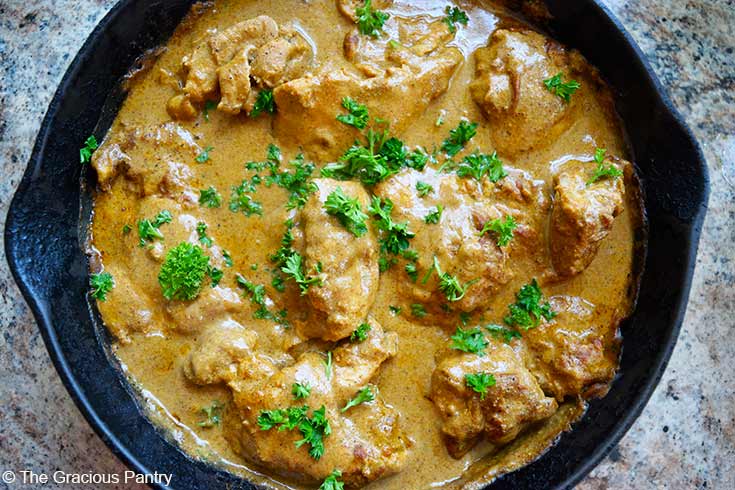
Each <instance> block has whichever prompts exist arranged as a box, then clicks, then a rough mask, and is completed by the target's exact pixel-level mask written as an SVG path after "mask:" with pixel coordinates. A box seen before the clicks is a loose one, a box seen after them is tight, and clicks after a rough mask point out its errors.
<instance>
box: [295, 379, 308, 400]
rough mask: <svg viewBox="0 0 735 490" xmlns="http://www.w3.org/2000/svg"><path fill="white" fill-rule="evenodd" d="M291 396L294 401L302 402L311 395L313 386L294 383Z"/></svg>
mask: <svg viewBox="0 0 735 490" xmlns="http://www.w3.org/2000/svg"><path fill="white" fill-rule="evenodd" d="M291 394H292V395H293V398H294V400H302V399H304V398H306V397H308V396H309V395H310V394H311V386H309V385H308V383H307V384H301V383H294V384H293V385H291Z"/></svg>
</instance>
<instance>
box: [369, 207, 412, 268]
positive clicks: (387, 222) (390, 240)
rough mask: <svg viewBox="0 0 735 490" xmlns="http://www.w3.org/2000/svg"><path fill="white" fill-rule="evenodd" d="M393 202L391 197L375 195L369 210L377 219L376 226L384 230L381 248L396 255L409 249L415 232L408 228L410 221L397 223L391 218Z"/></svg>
mask: <svg viewBox="0 0 735 490" xmlns="http://www.w3.org/2000/svg"><path fill="white" fill-rule="evenodd" d="M392 210H393V202H392V201H391V200H390V199H387V198H386V200H385V201H382V200H381V199H380V197H378V196H373V199H372V201H371V202H370V206H368V212H370V213H371V214H372V215H373V218H374V219H375V226H376V227H377V228H378V229H379V230H382V232H383V236H382V238H381V239H380V248H381V250H382V251H384V252H388V253H391V254H394V255H397V254H399V253H401V252H402V251H404V250H406V249H408V241H409V240H410V239H411V238H413V237H414V233H413V232H412V231H410V230H409V229H408V223H407V222H406V223H396V222H394V221H393V219H392V218H391V211H392Z"/></svg>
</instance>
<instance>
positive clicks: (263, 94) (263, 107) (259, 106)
mask: <svg viewBox="0 0 735 490" xmlns="http://www.w3.org/2000/svg"><path fill="white" fill-rule="evenodd" d="M262 112H267V113H268V114H273V113H274V112H276V101H275V100H274V99H273V91H272V90H267V89H264V90H261V91H260V92H258V97H257V98H256V99H255V104H254V105H253V110H252V111H250V117H258V116H259V115H260V114H261V113H262Z"/></svg>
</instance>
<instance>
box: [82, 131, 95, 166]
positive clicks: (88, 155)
mask: <svg viewBox="0 0 735 490" xmlns="http://www.w3.org/2000/svg"><path fill="white" fill-rule="evenodd" d="M98 147H99V144H98V143H97V138H95V137H94V135H90V136H89V138H87V139H86V140H84V146H83V147H81V148H79V163H89V162H90V161H92V153H94V151H95V150H96V149H97V148H98Z"/></svg>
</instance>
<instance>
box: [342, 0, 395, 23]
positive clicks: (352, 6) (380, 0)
mask: <svg viewBox="0 0 735 490" xmlns="http://www.w3.org/2000/svg"><path fill="white" fill-rule="evenodd" d="M370 5H371V6H372V8H373V10H383V9H387V8H388V7H390V6H391V5H393V0H372V2H371V3H370ZM363 6H365V0H337V9H338V10H339V11H340V12H341V13H342V15H344V16H345V17H347V18H348V19H349V20H351V21H353V22H356V21H357V13H356V10H357V9H358V8H359V7H363Z"/></svg>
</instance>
